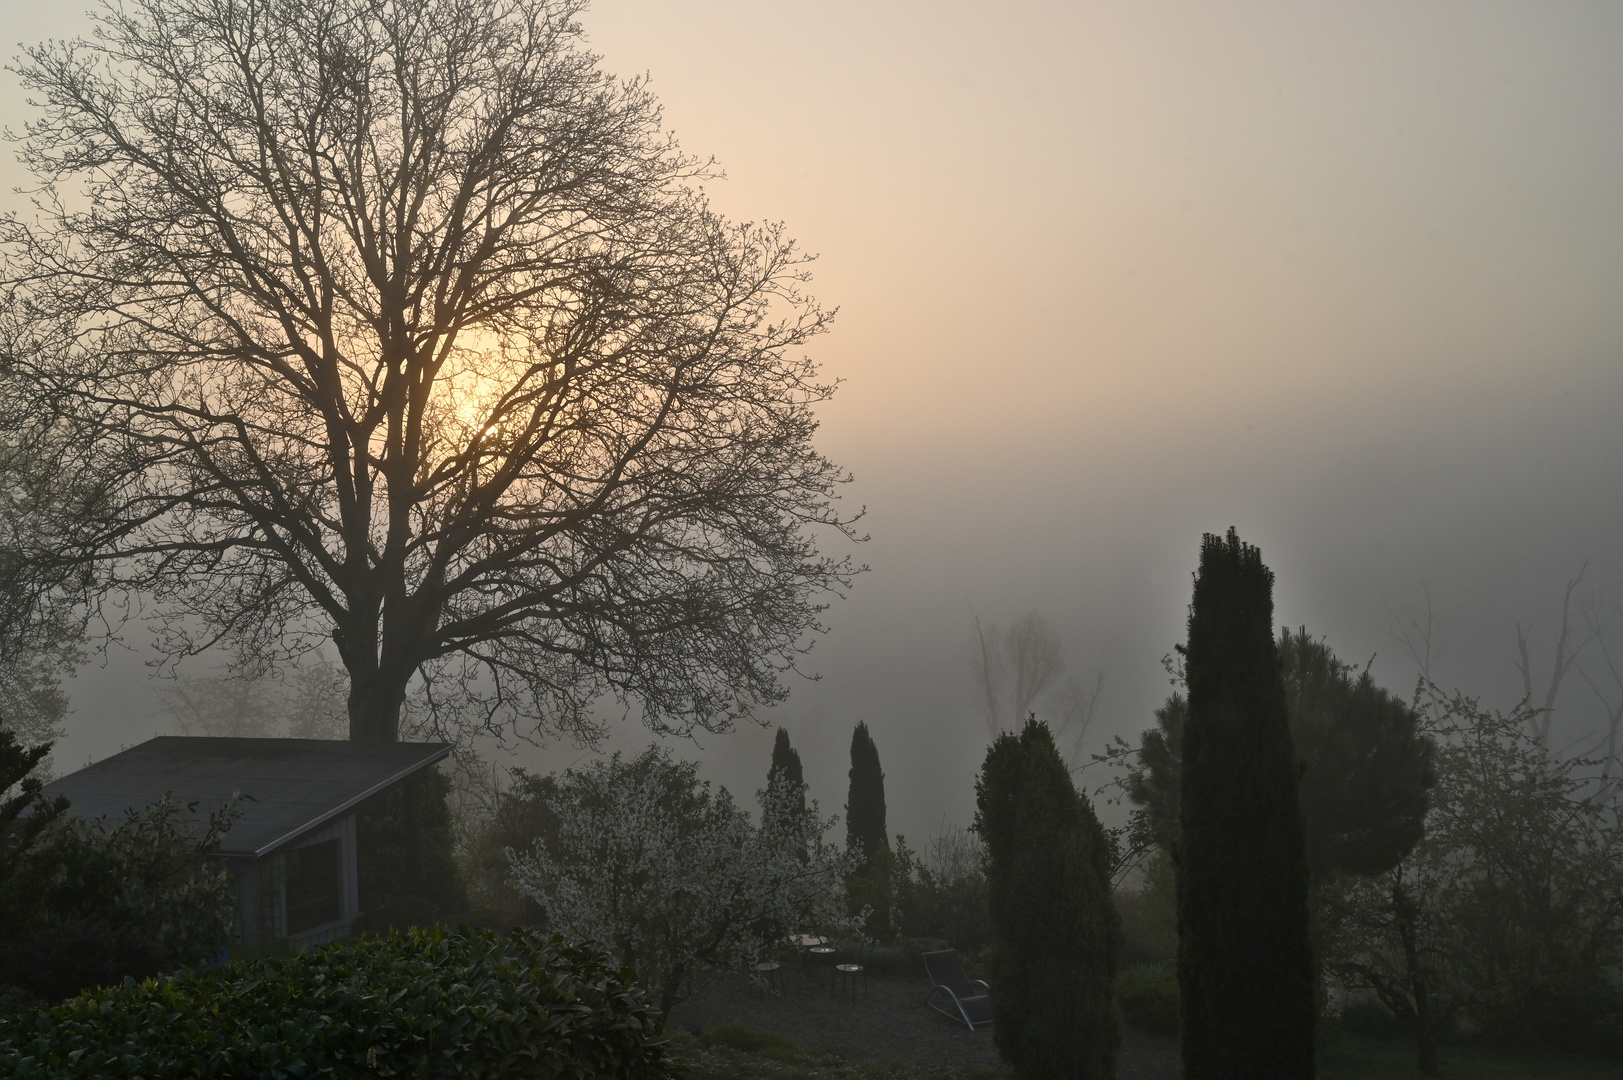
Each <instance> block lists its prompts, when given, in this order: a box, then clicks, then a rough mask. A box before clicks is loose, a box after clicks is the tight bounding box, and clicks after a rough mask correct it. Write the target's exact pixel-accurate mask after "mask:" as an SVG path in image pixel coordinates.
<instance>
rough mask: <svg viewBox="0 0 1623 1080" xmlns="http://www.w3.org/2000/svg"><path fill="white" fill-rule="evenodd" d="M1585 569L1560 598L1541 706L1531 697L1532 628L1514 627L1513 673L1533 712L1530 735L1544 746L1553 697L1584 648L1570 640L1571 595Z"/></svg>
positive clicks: (1533, 691) (1532, 693) (1519, 625)
mask: <svg viewBox="0 0 1623 1080" xmlns="http://www.w3.org/2000/svg"><path fill="white" fill-rule="evenodd" d="M1588 568H1589V564H1588V563H1587V562H1586V563H1584V565H1583V566H1581V567H1579V568H1578V574H1577V576H1576V577H1574V578H1572V579H1571V580H1570V581H1568V582H1567V588H1566V592H1565V593H1563V594H1562V597H1561V631H1560V633H1558V634H1557V635H1556V638H1555V653H1554V656H1553V658H1552V659H1551V662H1550V677H1549V680H1548V681H1547V682H1545V684H1544V695H1543V701H1542V702H1539V701H1537V700H1536V699H1535V697H1534V693H1535V689H1534V686H1533V682H1534V673H1533V659H1532V652H1531V649H1530V648H1529V645H1528V639H1529V637H1530V636H1531V633H1532V627H1531V625H1529V627H1528V629H1526V630H1523V629H1522V624H1521V623H1517V624H1516V653H1517V659H1516V670H1517V671H1519V672H1521V676H1522V689H1523V693H1524V695H1525V697H1524V700H1525V701H1526V702H1527V704H1528V706H1529V708H1531V709H1534V710H1535V711H1534V712H1532V713H1531V714H1530V719H1529V722H1530V723H1531V724H1532V725H1533V735H1534V736H1535V737H1536V738H1537V739H1538V740H1539V742H1541V743H1543V744H1545V745H1546V746H1548V745H1549V742H1550V725H1551V723H1552V722H1553V721H1554V719H1555V701H1556V696H1557V695H1558V694H1560V692H1561V683H1562V681H1563V680H1564V679H1565V678H1566V677H1567V672H1569V671H1571V670H1572V665H1573V663H1574V662H1576V661H1577V659H1578V654H1579V653H1580V652H1582V651H1583V648H1584V645H1585V644H1587V642H1586V641H1579V642H1577V643H1576V644H1574V643H1573V640H1572V594H1573V592H1574V591H1575V590H1576V589H1577V588H1578V584H1579V583H1580V582H1581V581H1583V579H1584V571H1585V570H1587V569H1588Z"/></svg>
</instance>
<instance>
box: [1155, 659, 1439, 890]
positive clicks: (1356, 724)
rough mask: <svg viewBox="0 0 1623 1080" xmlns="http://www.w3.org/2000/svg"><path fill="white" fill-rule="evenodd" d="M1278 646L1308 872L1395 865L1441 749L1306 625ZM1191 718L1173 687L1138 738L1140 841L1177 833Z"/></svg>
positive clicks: (1371, 870) (1321, 875)
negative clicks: (1297, 770)
mask: <svg viewBox="0 0 1623 1080" xmlns="http://www.w3.org/2000/svg"><path fill="white" fill-rule="evenodd" d="M1278 651H1279V668H1280V674H1281V677H1282V679H1283V681H1284V688H1285V709H1286V714H1287V716H1288V717H1289V719H1290V733H1291V744H1292V746H1293V748H1294V749H1295V752H1296V757H1297V759H1298V761H1299V762H1300V768H1301V782H1300V787H1299V791H1300V799H1301V811H1302V826H1303V830H1304V833H1305V837H1306V843H1307V857H1308V868H1309V874H1310V877H1311V878H1312V879H1313V880H1315V881H1319V880H1324V879H1325V878H1327V877H1328V876H1330V875H1332V874H1335V873H1353V874H1364V875H1372V874H1379V873H1383V872H1385V871H1387V870H1390V869H1391V868H1392V867H1393V866H1396V865H1397V863H1398V861H1399V860H1400V859H1402V858H1403V857H1404V856H1405V855H1406V854H1408V853H1409V851H1410V850H1411V849H1413V847H1414V845H1415V843H1416V842H1417V841H1419V839H1420V834H1421V827H1422V825H1423V823H1424V821H1425V817H1426V809H1427V807H1428V805H1429V795H1430V791H1431V788H1432V785H1433V784H1434V783H1435V780H1436V766H1435V763H1434V758H1435V749H1434V747H1433V745H1432V742H1431V740H1430V739H1429V738H1427V737H1426V736H1425V734H1424V733H1423V732H1422V731H1421V730H1420V716H1419V714H1418V713H1417V712H1416V711H1415V709H1414V707H1413V706H1411V705H1410V704H1409V703H1408V702H1405V701H1403V700H1402V699H1401V698H1398V697H1396V696H1395V695H1393V694H1391V693H1389V692H1387V691H1386V690H1384V689H1382V688H1381V687H1379V686H1376V685H1375V682H1374V680H1373V679H1372V678H1371V677H1370V673H1369V671H1368V669H1365V670H1363V671H1357V670H1356V669H1354V668H1353V667H1352V666H1351V665H1349V664H1345V663H1343V662H1342V661H1340V660H1338V659H1337V658H1336V656H1335V654H1334V653H1332V652H1331V651H1330V648H1329V646H1328V645H1326V644H1325V643H1324V641H1323V640H1322V639H1315V638H1312V637H1310V636H1309V635H1308V632H1307V630H1306V628H1301V629H1298V630H1296V631H1295V632H1292V631H1291V630H1289V629H1286V630H1283V631H1281V632H1280V636H1279V646H1278ZM1188 715H1189V706H1188V702H1187V700H1186V699H1185V698H1184V697H1183V695H1181V694H1176V693H1175V694H1173V695H1172V696H1171V697H1169V698H1167V701H1166V704H1164V705H1163V706H1161V708H1159V709H1157V710H1155V721H1156V726H1155V727H1154V728H1152V729H1150V730H1148V731H1146V732H1144V734H1143V736H1142V737H1141V741H1140V756H1139V764H1138V766H1137V767H1136V768H1135V769H1134V770H1133V772H1132V773H1131V774H1130V775H1129V776H1128V777H1127V785H1126V786H1127V796H1128V798H1129V799H1130V800H1131V801H1132V802H1133V803H1134V804H1136V805H1137V806H1138V807H1140V809H1141V811H1142V815H1141V818H1140V820H1139V822H1138V826H1137V827H1138V829H1139V830H1140V831H1141V832H1143V833H1144V834H1145V835H1144V836H1143V837H1142V840H1143V841H1145V842H1147V843H1150V844H1154V845H1157V846H1161V847H1166V846H1169V845H1170V844H1171V843H1172V841H1173V840H1174V839H1175V838H1176V836H1177V831H1178V813H1179V810H1178V787H1179V784H1180V782H1181V781H1180V772H1181V769H1182V762H1183V731H1184V727H1185V725H1186V723H1187V721H1188Z"/></svg>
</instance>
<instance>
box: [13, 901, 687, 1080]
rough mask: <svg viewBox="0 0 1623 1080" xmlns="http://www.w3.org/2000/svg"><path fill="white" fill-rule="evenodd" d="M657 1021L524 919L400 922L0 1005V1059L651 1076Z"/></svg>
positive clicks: (176, 1072) (150, 1070) (136, 1069)
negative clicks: (403, 931) (16, 1010)
mask: <svg viewBox="0 0 1623 1080" xmlns="http://www.w3.org/2000/svg"><path fill="white" fill-rule="evenodd" d="M658 1032H659V1028H658V1020H657V1016H656V1014H655V1013H654V1011H653V1010H652V1009H651V1008H650V1007H649V1005H648V1003H647V1000H646V998H645V997H644V995H643V994H642V992H641V991H638V990H635V989H633V988H632V987H631V986H630V985H629V984H628V983H627V982H626V981H625V980H624V979H623V977H622V975H621V973H620V972H617V971H615V970H613V969H612V968H611V967H610V966H609V964H608V962H607V960H606V959H605V958H604V957H603V956H602V954H600V953H598V952H596V951H595V950H592V949H589V948H585V947H581V946H575V945H570V944H567V943H565V942H564V941H563V940H562V939H560V938H552V939H550V940H549V939H545V938H542V937H541V936H540V935H538V934H535V933H534V932H532V931H527V930H516V931H513V932H512V933H510V934H507V935H505V936H498V935H496V934H493V933H489V932H487V931H459V932H456V933H445V932H441V931H437V930H436V931H429V932H423V931H413V932H412V933H410V934H407V935H392V936H389V937H384V938H364V939H362V940H360V941H356V942H349V943H345V944H341V945H335V946H332V947H329V948H326V949H320V950H316V951H312V952H306V953H300V954H298V955H296V956H292V957H288V958H286V959H281V960H275V959H272V960H260V961H256V962H252V963H247V964H230V965H227V966H225V967H221V968H212V969H207V970H191V971H186V972H182V973H180V974H178V975H175V976H171V977H167V978H160V979H149V980H147V981H145V982H141V983H137V982H134V981H133V980H128V981H126V982H124V983H123V984H122V985H121V986H116V987H112V988H109V989H105V990H99V991H95V992H92V993H87V994H83V995H81V996H79V997H76V998H73V999H72V1000H70V1001H67V1002H64V1003H62V1004H61V1005H57V1006H54V1007H51V1008H43V1009H37V1010H34V1011H32V1012H25V1013H22V1014H19V1015H16V1016H12V1017H9V1018H4V1017H0V1075H4V1076H8V1077H16V1078H18V1080H28V1078H33V1077H52V1078H78V1077H86V1078H89V1077H96V1078H98V1080H99V1078H104V1077H105V1078H109V1080H113V1078H121V1077H128V1078H132V1080H133V1078H135V1077H153V1076H188V1077H197V1078H216V1077H218V1078H225V1077H231V1078H239V1077H240V1078H248V1077H267V1078H268V1077H284V1076H316V1075H321V1076H329V1077H336V1078H348V1077H360V1076H385V1077H388V1076H414V1077H415V1076H421V1077H436V1078H441V1077H443V1078H461V1077H475V1076H477V1077H489V1076H498V1075H499V1076H532V1077H590V1076H617V1077H627V1078H630V1080H642V1078H647V1080H657V1078H661V1077H663V1076H664V1074H665V1067H664V1040H663V1039H662V1038H661V1037H660V1036H659V1033H658Z"/></svg>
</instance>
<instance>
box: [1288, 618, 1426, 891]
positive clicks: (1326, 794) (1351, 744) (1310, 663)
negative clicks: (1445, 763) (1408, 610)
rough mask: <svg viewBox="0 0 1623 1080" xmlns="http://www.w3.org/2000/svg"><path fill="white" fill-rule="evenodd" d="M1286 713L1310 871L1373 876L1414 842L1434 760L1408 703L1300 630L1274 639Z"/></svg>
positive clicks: (1319, 874)
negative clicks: (1299, 770) (1298, 770)
mask: <svg viewBox="0 0 1623 1080" xmlns="http://www.w3.org/2000/svg"><path fill="white" fill-rule="evenodd" d="M1279 666H1280V671H1281V672H1282V674H1283V676H1284V684H1285V710H1286V713H1287V715H1288V716H1289V717H1290V728H1291V742H1292V745H1293V746H1294V748H1295V751H1296V756H1297V758H1298V759H1300V761H1301V763H1302V777H1301V784H1300V786H1299V788H1298V790H1299V795H1300V799H1301V806H1302V826H1303V829H1304V830H1305V835H1306V842H1307V856H1308V870H1309V873H1310V874H1311V875H1312V876H1313V877H1314V878H1316V879H1318V878H1324V877H1326V876H1328V875H1330V874H1332V873H1337V872H1340V873H1349V874H1363V875H1372V874H1380V873H1384V872H1385V871H1387V870H1390V869H1391V868H1392V867H1394V866H1396V865H1397V864H1398V861H1399V860H1400V859H1402V858H1403V857H1404V856H1405V855H1407V854H1408V853H1409V852H1410V851H1411V850H1412V849H1413V848H1414V846H1415V844H1416V843H1418V842H1419V840H1420V835H1421V832H1422V829H1423V826H1424V824H1425V820H1426V810H1427V808H1428V807H1429V805H1430V792H1431V789H1432V785H1433V784H1435V783H1436V780H1437V769H1436V764H1435V760H1434V759H1435V757H1436V751H1435V748H1434V747H1433V745H1432V742H1431V740H1430V739H1429V738H1427V737H1426V736H1425V734H1424V733H1423V732H1422V731H1421V728H1420V715H1419V713H1418V711H1417V710H1416V709H1415V708H1414V707H1413V706H1412V705H1410V704H1409V703H1408V702H1406V701H1404V700H1402V699H1401V698H1399V697H1396V696H1395V695H1393V694H1390V693H1388V692H1387V691H1386V690H1383V689H1382V688H1381V687H1379V686H1376V685H1375V681H1374V680H1373V679H1372V678H1371V677H1370V673H1369V669H1368V668H1365V669H1364V670H1363V671H1361V672H1355V671H1354V669H1353V668H1352V667H1351V666H1350V665H1348V664H1344V663H1342V662H1341V661H1340V660H1337V659H1336V657H1335V654H1334V653H1332V652H1331V651H1330V648H1329V646H1327V645H1326V644H1325V643H1324V641H1323V640H1315V639H1313V638H1311V637H1309V636H1308V633H1307V629H1306V627H1302V628H1299V629H1298V630H1297V631H1296V632H1295V633H1292V632H1291V631H1290V630H1288V629H1287V630H1284V631H1282V632H1281V633H1280V636H1279Z"/></svg>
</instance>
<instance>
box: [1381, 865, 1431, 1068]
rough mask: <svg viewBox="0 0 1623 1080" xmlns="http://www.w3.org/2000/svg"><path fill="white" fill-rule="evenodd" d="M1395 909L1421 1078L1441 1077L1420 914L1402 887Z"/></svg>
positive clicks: (1397, 890) (1395, 891)
mask: <svg viewBox="0 0 1623 1080" xmlns="http://www.w3.org/2000/svg"><path fill="white" fill-rule="evenodd" d="M1392 908H1393V910H1394V911H1395V912H1396V913H1397V920H1396V921H1397V929H1398V938H1399V939H1400V940H1401V941H1402V942H1403V964H1404V971H1405V973H1406V974H1407V976H1408V980H1409V997H1410V1000H1412V1001H1413V1002H1414V1037H1415V1055H1416V1058H1417V1061H1416V1064H1417V1065H1418V1066H1419V1068H1420V1075H1421V1076H1437V1075H1438V1072H1437V1028H1436V1024H1435V1023H1434V1022H1433V1018H1432V1015H1431V993H1430V988H1429V987H1428V986H1427V983H1426V970H1425V967H1424V966H1423V965H1422V964H1421V962H1420V947H1419V944H1418V942H1417V940H1416V937H1415V923H1416V916H1417V911H1416V909H1415V904H1414V901H1412V900H1410V899H1409V896H1408V894H1407V893H1405V892H1404V891H1403V885H1402V883H1401V882H1400V883H1397V884H1394V885H1393V886H1392Z"/></svg>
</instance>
